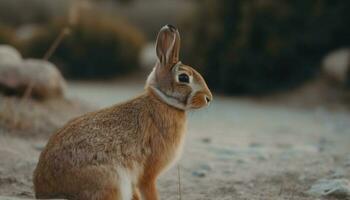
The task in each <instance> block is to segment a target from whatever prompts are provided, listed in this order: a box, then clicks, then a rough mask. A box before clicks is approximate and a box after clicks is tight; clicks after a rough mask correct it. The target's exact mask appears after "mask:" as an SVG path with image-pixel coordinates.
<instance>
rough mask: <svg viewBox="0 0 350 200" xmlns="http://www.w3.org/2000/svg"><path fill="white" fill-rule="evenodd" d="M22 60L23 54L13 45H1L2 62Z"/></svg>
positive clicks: (18, 61) (0, 55)
mask: <svg viewBox="0 0 350 200" xmlns="http://www.w3.org/2000/svg"><path fill="white" fill-rule="evenodd" d="M21 61H22V56H21V54H20V53H19V52H18V51H17V50H16V49H15V48H13V47H12V46H9V45H0V62H1V63H11V64H14V63H20V62H21Z"/></svg>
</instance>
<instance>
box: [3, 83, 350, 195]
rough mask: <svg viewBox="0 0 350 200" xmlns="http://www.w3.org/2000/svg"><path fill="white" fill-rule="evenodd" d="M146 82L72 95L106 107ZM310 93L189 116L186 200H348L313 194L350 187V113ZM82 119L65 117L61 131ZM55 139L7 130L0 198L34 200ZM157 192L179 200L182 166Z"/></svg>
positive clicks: (219, 102) (74, 86)
mask: <svg viewBox="0 0 350 200" xmlns="http://www.w3.org/2000/svg"><path fill="white" fill-rule="evenodd" d="M142 82H143V79H139V80H137V81H135V82H132V83H130V81H127V80H121V81H114V82H108V83H106V82H88V83H87V82H71V83H70V84H69V88H68V95H69V96H70V97H74V98H79V99H83V100H84V101H86V102H87V103H90V104H92V105H96V106H97V107H105V106H109V105H112V104H114V103H118V102H120V101H123V100H127V99H128V98H130V97H132V96H134V95H136V94H138V93H139V92H141V91H142V88H143V86H142ZM309 87H310V88H312V89H310V88H307V87H306V89H305V88H304V89H301V90H296V91H294V92H292V93H290V94H287V95H275V96H270V97H267V98H243V97H240V98H233V97H225V96H221V95H215V96H214V101H213V102H212V104H211V105H210V107H208V108H207V109H203V110H199V111H193V112H190V113H189V127H188V133H187V139H186V144H185V149H184V153H183V156H182V158H181V160H180V162H179V168H180V177H181V195H182V199H183V200H228V199H235V200H236V199H237V200H265V199H266V200H280V199H281V200H293V199H295V200H309V199H310V200H316V199H346V198H347V197H332V196H331V197H314V196H310V195H308V194H306V191H307V190H308V189H309V188H310V187H311V186H312V185H313V184H314V183H315V182H316V181H317V180H319V179H323V178H345V179H350V154H349V152H350V110H349V109H348V108H347V107H346V106H345V105H343V104H342V102H338V101H336V100H332V98H325V97H323V96H322V95H321V96H317V95H310V91H317V90H315V89H314V88H313V86H309ZM310 96H311V97H310ZM2 100H3V99H2ZM54 105H55V104H54ZM66 108H67V107H66ZM63 110H64V109H63ZM77 110H79V111H80V112H82V110H81V109H77ZM61 111H62V109H61ZM53 112H54V111H53ZM55 112H57V109H56V110H55ZM64 112H70V111H69V109H68V110H65V111H64ZM80 112H78V111H76V112H74V114H71V115H63V114H62V113H61V114H60V115H59V116H60V117H57V118H58V119H60V120H59V121H60V123H57V124H55V126H60V124H62V123H64V121H65V120H68V118H71V117H73V116H75V115H78V114H79V113H80ZM66 114H67V113H66ZM38 131H39V132H40V130H38ZM41 131H42V132H45V131H47V130H45V131H43V130H41ZM22 132H23V131H22ZM24 132H25V131H24ZM49 134H50V133H46V132H45V133H43V134H34V135H33V136H32V135H29V137H28V136H23V134H16V133H9V131H8V130H7V129H4V128H2V127H0V196H13V197H23V198H32V197H33V191H32V178H31V174H32V171H33V169H34V167H35V165H36V162H37V159H38V156H39V153H40V151H41V150H42V148H43V147H44V145H45V143H46V141H47V137H48V136H49ZM158 187H159V191H160V196H161V199H167V200H176V199H178V176H177V168H176V166H175V167H174V168H173V169H171V170H170V171H168V172H167V173H165V174H164V175H163V176H161V177H160V179H159V182H158ZM0 199H1V197H0ZM3 199H5V198H4V197H3Z"/></svg>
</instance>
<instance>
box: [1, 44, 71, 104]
mask: <svg viewBox="0 0 350 200" xmlns="http://www.w3.org/2000/svg"><path fill="white" fill-rule="evenodd" d="M65 85H66V83H65V80H64V78H63V77H62V75H61V73H60V72H59V71H58V70H57V68H56V67H55V66H54V65H53V64H52V63H50V62H48V61H44V60H38V59H26V60H22V58H21V55H20V54H19V52H18V51H17V50H16V49H14V48H13V47H10V46H7V45H0V89H1V91H2V92H3V93H5V94H14V95H23V94H24V92H25V90H26V89H27V88H28V87H29V86H31V87H32V92H31V95H32V96H33V97H37V98H41V99H46V98H58V97H63V96H64V88H65Z"/></svg>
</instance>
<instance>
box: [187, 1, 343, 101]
mask: <svg viewBox="0 0 350 200" xmlns="http://www.w3.org/2000/svg"><path fill="white" fill-rule="evenodd" d="M199 7H200V8H199V9H198V11H197V12H196V13H195V14H194V16H192V19H193V20H188V21H187V22H185V23H184V25H183V29H184V31H185V32H186V33H185V34H186V35H185V36H184V37H183V38H184V40H185V41H184V44H185V45H187V47H185V48H184V50H185V51H187V53H185V55H184V56H185V57H186V58H187V59H189V60H190V61H191V62H192V63H194V64H195V65H198V67H199V68H200V70H201V71H202V72H203V73H204V75H205V76H206V77H207V79H208V82H209V85H210V86H211V87H214V88H216V89H219V90H221V91H224V92H228V93H235V94H244V93H263V92H267V91H275V90H280V89H284V88H288V87H293V86H296V85H298V84H300V83H302V82H303V81H305V80H306V79H308V78H310V77H312V76H313V75H314V74H315V73H317V71H318V68H319V62H320V61H321V58H322V56H324V54H325V53H327V52H328V51H330V50H331V49H334V48H336V47H340V46H342V45H349V44H350V38H349V36H350V32H349V31H350V27H349V26H347V24H349V19H350V16H349V10H350V1H342V0H310V1H304V0H295V1H287V0H282V1H273V0H264V1H263V0H248V1H244V0H204V1H201V3H200V5H199Z"/></svg>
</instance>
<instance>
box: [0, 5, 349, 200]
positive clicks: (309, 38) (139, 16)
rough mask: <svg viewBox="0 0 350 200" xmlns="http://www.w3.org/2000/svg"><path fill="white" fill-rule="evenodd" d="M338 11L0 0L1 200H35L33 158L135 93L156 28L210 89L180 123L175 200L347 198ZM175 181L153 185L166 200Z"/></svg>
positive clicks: (345, 84)
mask: <svg viewBox="0 0 350 200" xmlns="http://www.w3.org/2000/svg"><path fill="white" fill-rule="evenodd" d="M349 11H350V1H346V0H294V1H287V0H280V1H275V0H177V1H174V0H147V1H145V0H55V1H52V0H0V92H1V94H0V106H1V107H0V199H1V195H4V196H17V197H27V198H31V197H33V191H32V183H31V173H32V170H33V168H34V167H35V165H36V162H37V157H38V155H39V153H40V151H41V150H42V148H43V147H44V145H45V144H46V141H47V138H48V137H49V136H50V135H51V134H52V133H53V132H54V131H55V130H57V129H58V128H59V127H61V126H62V125H63V124H65V123H66V122H67V121H68V120H69V119H71V118H72V117H75V116H78V115H80V114H82V113H85V112H88V111H91V110H96V109H97V108H100V107H105V106H109V105H112V104H115V103H118V102H120V101H124V100H127V99H129V98H131V97H133V96H135V95H137V94H138V93H140V92H142V90H143V84H144V82H145V80H146V76H147V74H148V73H149V72H150V71H151V69H152V67H153V65H154V63H155V62H156V56H155V48H154V45H155V39H156V36H157V33H158V31H159V29H160V28H161V27H162V26H163V25H165V24H173V25H175V26H176V27H178V29H179V31H180V34H181V60H182V62H183V63H185V64H188V65H190V66H193V67H194V68H195V69H196V70H198V71H199V72H200V73H201V74H202V75H203V76H204V78H205V79H206V81H207V83H208V85H209V88H210V89H211V90H212V92H213V93H214V101H213V103H212V105H211V106H210V107H209V108H208V109H205V110H203V111H196V112H194V113H191V114H190V123H189V136H188V144H187V146H186V147H185V152H186V153H185V156H184V157H183V159H182V160H181V162H180V164H181V166H182V174H183V176H184V178H183V185H182V191H183V195H184V197H186V198H184V199H232V197H233V196H234V197H236V199H294V198H295V199H318V198H320V197H322V198H326V199H338V196H340V197H339V199H344V198H350V187H349V185H350V181H349V180H348V179H350V167H349V166H350V157H349V156H348V153H349V152H350V111H349V108H350V26H349V24H350V12H349ZM204 124H205V125H207V127H203V126H204ZM176 177H177V175H176V170H172V171H170V173H168V174H166V175H165V177H164V178H161V181H160V184H159V185H160V190H161V196H162V197H164V198H165V197H166V199H177V196H178V193H177V191H178V190H177V189H176V185H177V179H176ZM209 180H210V181H209ZM322 181H326V182H322ZM327 181H328V182H327ZM213 182H215V184H214V185H213V184H212V183H213ZM322 184H323V185H322ZM328 187H330V188H328ZM332 187H340V188H342V189H339V188H332ZM320 188H321V189H320ZM324 188H326V189H327V190H331V191H336V194H333V193H332V194H330V196H328V195H329V194H328V193H327V192H325V190H324ZM344 188H345V189H344ZM343 189H344V190H343ZM337 191H340V194H339V193H337ZM344 191H345V192H344ZM326 193H327V194H326ZM334 196H335V197H334Z"/></svg>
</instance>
